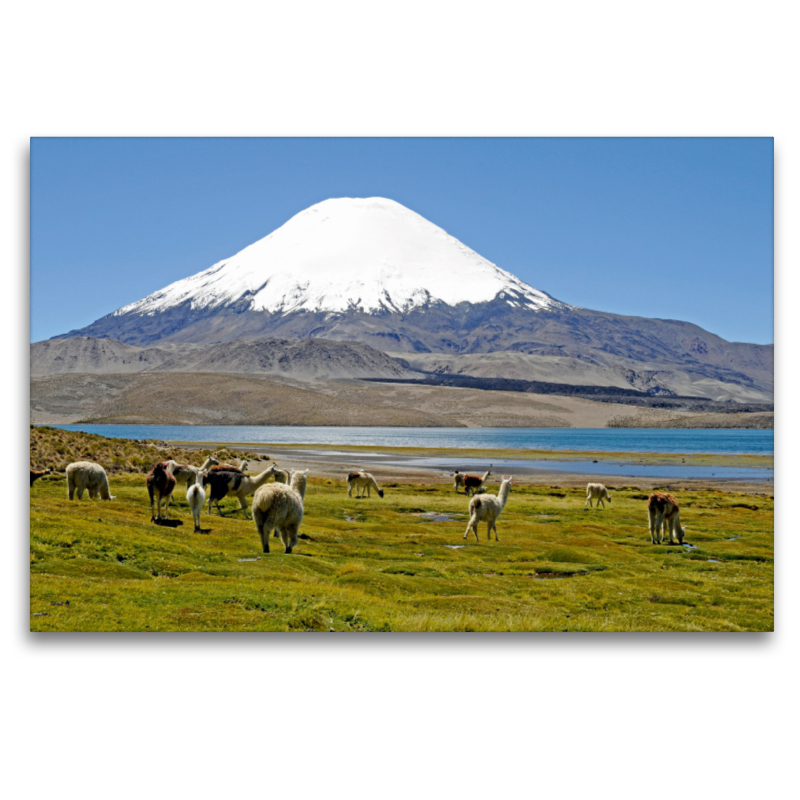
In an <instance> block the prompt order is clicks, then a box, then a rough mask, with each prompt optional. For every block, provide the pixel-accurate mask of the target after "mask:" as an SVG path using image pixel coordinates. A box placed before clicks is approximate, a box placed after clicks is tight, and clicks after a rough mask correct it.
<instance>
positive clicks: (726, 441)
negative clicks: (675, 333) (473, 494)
mask: <svg viewBox="0 0 800 800" xmlns="http://www.w3.org/2000/svg"><path fill="white" fill-rule="evenodd" d="M52 427H56V428H64V429H66V430H80V431H86V432H87V433H99V434H101V435H103V436H110V437H112V438H120V439H162V440H164V441H168V442H215V443H231V442H247V443H251V444H330V445H337V444H348V445H371V446H376V447H377V446H382V447H439V448H442V447H454V448H461V449H483V448H486V449H506V448H510V449H523V450H593V451H605V452H621V453H722V454H731V453H751V454H761V455H771V454H772V453H774V449H775V448H774V431H772V430H743V429H734V430H695V429H670V428H357V427H320V426H290V425H54V426H52Z"/></svg>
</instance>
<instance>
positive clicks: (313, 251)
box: [114, 197, 569, 316]
mask: <svg viewBox="0 0 800 800" xmlns="http://www.w3.org/2000/svg"><path fill="white" fill-rule="evenodd" d="M501 293H505V294H503V296H504V297H507V298H508V299H507V302H509V303H510V304H512V305H515V304H517V303H519V304H524V305H525V306H527V307H528V308H529V309H531V310H533V311H538V310H542V309H552V308H569V306H566V305H565V304H563V303H559V302H558V301H556V300H553V298H551V297H550V296H549V295H547V294H545V293H544V292H541V291H539V290H537V289H534V288H533V287H532V286H529V285H528V284H526V283H524V282H523V281H521V280H519V279H518V278H516V277H514V276H513V275H512V274H511V273H509V272H506V271H505V270H502V269H500V268H499V267H497V266H496V265H495V264H492V263H491V262H490V261H487V260H486V259H485V258H483V257H482V256H480V255H479V254H478V253H476V252H475V251H474V250H471V249H470V248H469V247H467V246H466V245H464V244H462V243H461V242H460V241H459V240H458V239H456V238H455V237H453V236H450V235H449V234H448V233H447V232H446V231H444V230H442V228H439V227H438V226H436V225H434V224H433V223H431V222H429V221H428V220H426V219H425V218H424V217H422V216H420V215H419V214H416V213H415V212H413V211H411V210H410V209H408V208H406V207H405V206H403V205H401V204H400V203H397V202H395V201H393V200H387V199H385V198H380V197H371V198H366V199H354V198H339V199H332V200H325V201H324V202H322V203H317V204H316V205H314V206H311V207H310V208H308V209H306V210H305V211H301V212H300V213H299V214H297V215H295V216H294V217H292V218H291V219H290V220H289V221H288V222H286V223H285V224H284V225H282V226H281V227H280V228H278V229H277V230H275V231H273V232H272V233H271V234H269V236H266V237H265V238H263V239H260V240H259V241H257V242H255V243H254V244H252V245H250V246H249V247H246V248H245V249H244V250H242V251H241V252H239V253H237V254H236V255H234V256H232V257H231V258H228V259H225V260H224V261H220V262H218V263H217V264H214V265H213V266H212V267H210V268H209V269H207V270H205V271H203V272H200V273H198V274H196V275H192V276H191V277H189V278H185V279H183V280H180V281H177V282H175V283H173V284H171V285H169V286H167V287H166V288H164V289H161V290H160V291H158V292H155V293H154V294H151V295H149V296H148V297H145V298H144V299H143V300H140V301H138V302H136V303H132V304H130V305H127V306H125V307H124V308H121V309H119V310H118V311H116V312H114V316H120V315H125V314H146V315H148V316H153V315H155V314H158V313H160V312H163V311H165V310H167V309H170V308H174V307H177V306H180V305H183V304H185V303H187V302H188V303H189V304H190V306H191V308H192V309H193V310H212V309H217V308H224V307H226V306H230V305H233V304H235V303H244V307H245V308H247V309H250V310H252V311H268V312H273V313H276V312H277V313H283V314H288V313H290V312H294V311H301V310H306V311H327V312H330V313H338V312H345V311H354V310H358V311H364V312H367V313H372V312H380V311H382V310H386V311H397V312H403V313H405V312H408V311H410V310H411V309H412V308H417V307H420V306H426V305H428V304H430V303H435V302H437V301H439V302H442V303H446V304H447V305H449V306H455V305H457V304H458V303H463V302H468V303H482V302H488V301H491V300H494V299H495V298H496V297H497V296H498V295H499V294H501Z"/></svg>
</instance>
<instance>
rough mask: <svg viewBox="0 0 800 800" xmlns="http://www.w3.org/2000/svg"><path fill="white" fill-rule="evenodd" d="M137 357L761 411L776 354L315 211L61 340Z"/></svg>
mask: <svg viewBox="0 0 800 800" xmlns="http://www.w3.org/2000/svg"><path fill="white" fill-rule="evenodd" d="M85 336H89V337H95V338H110V339H115V340H117V341H120V342H123V343H126V344H129V345H137V346H146V345H158V344H166V343H175V344H178V343H194V344H209V343H214V342H231V341H235V340H240V339H263V338H264V337H282V338H284V339H305V338H326V339H333V340H339V341H347V340H350V341H352V340H355V341H359V342H361V343H363V344H367V345H370V346H371V347H374V348H376V349H378V350H382V351H384V352H387V353H389V354H390V355H402V356H403V358H405V359H406V360H407V361H408V362H409V364H410V365H411V366H412V367H414V368H415V369H421V370H426V371H435V372H444V373H453V374H456V373H457V374H464V375H475V376H478V377H504V378H523V379H528V380H545V381H552V382H563V383H571V384H592V385H603V386H618V387H627V388H635V389H640V390H647V391H650V390H652V391H654V392H663V393H677V394H682V395H687V394H688V395H693V396H700V397H711V398H714V399H738V400H747V401H763V400H768V399H770V398H771V396H772V390H773V372H772V369H773V366H772V362H773V348H772V346H771V345H751V344H738V343H730V342H726V341H724V340H723V339H721V338H720V337H718V336H715V335H714V334H711V333H708V332H707V331H704V330H703V329H702V328H699V327H698V326H696V325H692V324H691V323H687V322H679V321H675V320H652V319H645V318H641V317H624V316H619V315H614V314H606V313H603V312H598V311H590V310H587V309H581V308H577V307H575V306H571V305H567V304H566V303H563V302H559V301H557V300H554V299H553V298H552V297H550V296H549V295H548V294H546V293H545V292H543V291H541V290H539V289H535V288H533V287H532V286H529V285H528V284H526V283H524V282H523V281H521V280H519V279H518V278H516V277H515V276H514V275H512V274H510V273H509V272H506V271H504V270H502V269H500V268H499V267H497V266H496V265H494V264H492V263H491V262H489V261H487V260H486V259H485V258H483V257H482V256H480V255H479V254H478V253H476V252H475V251H474V250H471V249H470V248H469V247H467V246H466V245H464V244H462V243H461V242H460V241H458V240H457V239H455V238H454V237H452V236H450V235H449V234H447V233H446V232H445V231H444V230H442V229H441V228H439V227H438V226H436V225H434V224H433V223H431V222H429V221H428V220H426V219H424V218H423V217H421V216H420V215H419V214H416V213H415V212H413V211H411V210H409V209H408V208H405V207H404V206H402V205H400V204H399V203H396V202H394V201H393V200H387V199H384V198H378V197H373V198H367V199H351V198H341V199H332V200H326V201H324V202H321V203H318V204H316V205H314V206H311V207H310V208H308V209H306V210H305V211H302V212H300V213H299V214H297V215H295V216H294V217H292V218H291V219H290V220H289V221H288V222H286V223H285V224H284V225H282V226H281V227H280V228H278V229H277V230H275V231H273V232H272V233H271V234H269V235H268V236H266V237H265V238H263V239H261V240H259V241H257V242H255V243H254V244H252V245H250V246H249V247H246V248H245V249H244V250H242V251H241V252H239V253H237V254H236V255H234V256H232V257H230V258H228V259H225V260H224V261H220V262H219V263H217V264H214V265H213V266H212V267H210V268H208V269H206V270H204V271H203V272H199V273H197V274H196V275H193V276H191V277H188V278H185V279H183V280H180V281H177V282H175V283H173V284H171V285H169V286H167V287H165V288H164V289H162V290H160V291H158V292H155V293H154V294H151V295H150V296H148V297H145V298H144V299H142V300H139V301H138V302H135V303H132V304H130V305H127V306H125V307H123V308H121V309H119V310H118V311H115V312H114V313H112V314H109V315H108V316H105V317H102V318H101V319H99V320H97V321H96V322H94V323H92V324H91V325H89V326H87V327H86V328H83V329H80V330H75V331H71V332H69V333H68V334H66V335H65V336H64V337H58V338H73V337H85Z"/></svg>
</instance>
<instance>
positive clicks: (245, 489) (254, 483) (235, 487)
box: [203, 464, 279, 519]
mask: <svg viewBox="0 0 800 800" xmlns="http://www.w3.org/2000/svg"><path fill="white" fill-rule="evenodd" d="M220 466H222V465H220ZM276 470H277V467H276V466H275V465H274V464H273V465H272V466H271V467H269V469H265V470H264V471H263V472H262V473H260V474H258V475H253V476H250V475H245V474H244V473H243V472H239V471H233V470H225V471H220V470H217V469H216V468H215V467H212V468H211V469H210V470H209V471H208V472H207V473H206V475H205V476H204V477H203V486H210V487H211V491H210V492H209V493H208V513H209V514H210V513H211V504H212V503H215V504H216V506H217V511H219V515H220V516H221V517H223V516H225V515H224V514H223V513H222V509H221V508H220V507H219V501H220V500H222V499H223V498H225V497H237V498H238V499H239V505H240V506H241V507H242V511H244V516H245V518H246V519H250V515H249V514H248V513H247V499H246V498H247V496H248V495H251V494H253V493H254V492H255V491H256V489H258V488H259V487H260V486H263V485H264V484H265V483H266V482H267V480H268V479H269V478H270V477H271V476H273V475H274V474H275V471H276ZM278 471H279V470H278Z"/></svg>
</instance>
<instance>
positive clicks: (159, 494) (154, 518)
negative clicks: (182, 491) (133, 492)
mask: <svg viewBox="0 0 800 800" xmlns="http://www.w3.org/2000/svg"><path fill="white" fill-rule="evenodd" d="M176 483H177V482H176V480H175V476H174V475H173V474H172V473H171V472H170V471H169V470H168V469H167V465H166V463H164V462H163V461H159V462H158V463H157V464H156V465H155V466H154V467H153V469H151V470H150V472H149V473H148V475H147V493H148V494H149V495H150V522H155V523H158V521H159V520H161V519H168V518H169V516H168V515H169V501H170V499H171V498H172V492H173V490H174V489H175V485H176ZM156 503H157V504H158V513H156ZM161 503H164V516H163V517H162V516H161Z"/></svg>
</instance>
